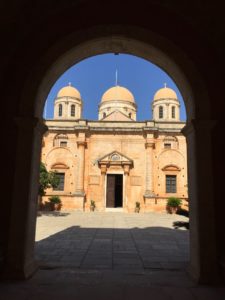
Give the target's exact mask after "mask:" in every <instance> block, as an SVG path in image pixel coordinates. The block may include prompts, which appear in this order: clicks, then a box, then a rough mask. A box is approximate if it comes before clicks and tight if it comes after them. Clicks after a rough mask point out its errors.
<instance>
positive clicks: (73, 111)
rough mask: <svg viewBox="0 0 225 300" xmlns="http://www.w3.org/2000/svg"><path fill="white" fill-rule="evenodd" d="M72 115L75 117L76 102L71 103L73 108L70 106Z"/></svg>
mask: <svg viewBox="0 0 225 300" xmlns="http://www.w3.org/2000/svg"><path fill="white" fill-rule="evenodd" d="M70 116H71V117H75V105H74V104H72V105H71V108H70Z"/></svg>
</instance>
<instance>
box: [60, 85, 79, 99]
mask: <svg viewBox="0 0 225 300" xmlns="http://www.w3.org/2000/svg"><path fill="white" fill-rule="evenodd" d="M59 97H72V98H77V99H81V95H80V93H79V91H78V90H77V89H75V88H74V87H73V86H71V85H68V86H65V87H63V88H62V89H61V90H60V91H59V92H58V94H57V98H59Z"/></svg>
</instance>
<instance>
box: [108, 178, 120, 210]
mask: <svg viewBox="0 0 225 300" xmlns="http://www.w3.org/2000/svg"><path fill="white" fill-rule="evenodd" d="M122 206H123V175H119V174H108V175H107V187H106V208H116V207H122Z"/></svg>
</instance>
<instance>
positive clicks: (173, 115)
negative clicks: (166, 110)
mask: <svg viewBox="0 0 225 300" xmlns="http://www.w3.org/2000/svg"><path fill="white" fill-rule="evenodd" d="M172 119H175V106H172Z"/></svg>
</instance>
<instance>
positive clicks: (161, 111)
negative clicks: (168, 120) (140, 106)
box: [159, 106, 163, 119]
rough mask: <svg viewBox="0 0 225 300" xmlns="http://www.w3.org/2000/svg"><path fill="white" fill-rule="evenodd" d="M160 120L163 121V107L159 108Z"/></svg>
mask: <svg viewBox="0 0 225 300" xmlns="http://www.w3.org/2000/svg"><path fill="white" fill-rule="evenodd" d="M159 119H163V107H162V106H160V107H159Z"/></svg>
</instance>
